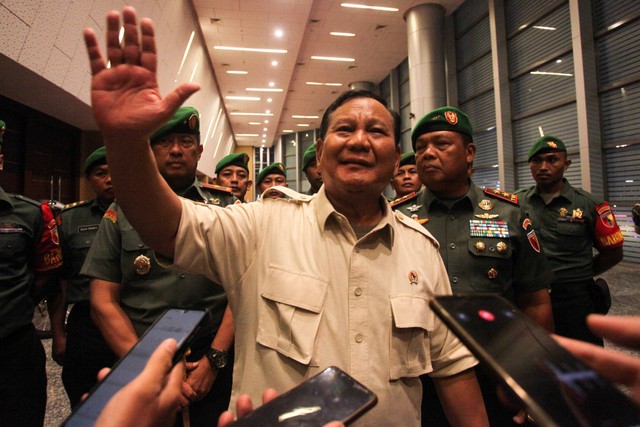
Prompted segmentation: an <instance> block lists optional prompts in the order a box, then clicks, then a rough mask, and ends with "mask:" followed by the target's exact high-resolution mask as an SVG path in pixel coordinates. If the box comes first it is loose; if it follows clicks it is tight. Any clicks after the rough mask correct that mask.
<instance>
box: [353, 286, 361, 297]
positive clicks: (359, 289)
mask: <svg viewBox="0 0 640 427" xmlns="http://www.w3.org/2000/svg"><path fill="white" fill-rule="evenodd" d="M353 293H354V294H355V295H356V296H357V297H359V296H360V295H362V288H355V289H354V291H353Z"/></svg>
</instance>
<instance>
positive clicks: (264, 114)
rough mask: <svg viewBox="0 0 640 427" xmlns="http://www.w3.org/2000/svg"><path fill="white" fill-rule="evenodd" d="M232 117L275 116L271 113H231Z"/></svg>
mask: <svg viewBox="0 0 640 427" xmlns="http://www.w3.org/2000/svg"><path fill="white" fill-rule="evenodd" d="M230 115H232V116H273V114H269V113H240V112H238V111H235V112H233V113H230Z"/></svg>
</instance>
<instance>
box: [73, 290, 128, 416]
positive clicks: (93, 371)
mask: <svg viewBox="0 0 640 427" xmlns="http://www.w3.org/2000/svg"><path fill="white" fill-rule="evenodd" d="M116 360H118V359H117V358H116V356H115V355H114V354H113V353H112V352H111V349H109V346H108V345H107V343H106V341H105V340H104V338H103V337H102V334H101V333H100V330H99V329H98V327H97V326H96V325H95V324H94V323H93V321H92V320H91V310H90V306H89V303H88V302H82V303H77V304H75V305H74V306H73V308H72V309H71V313H69V318H68V320H67V348H66V352H65V357H64V366H63V368H62V383H63V384H64V389H65V391H66V392H67V396H69V402H70V403H71V407H72V408H73V407H75V406H76V405H77V404H78V403H79V402H80V398H81V397H82V395H83V394H84V393H87V392H88V391H89V390H91V388H92V387H93V386H94V385H95V384H96V382H98V380H97V375H98V371H100V369H102V368H105V367H111V366H112V365H113V364H114V363H115V362H116Z"/></svg>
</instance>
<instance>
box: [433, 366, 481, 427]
mask: <svg viewBox="0 0 640 427" xmlns="http://www.w3.org/2000/svg"><path fill="white" fill-rule="evenodd" d="M433 381H434V384H435V386H436V390H437V391H438V397H439V398H440V402H441V403H442V408H443V409H444V412H445V414H446V416H447V419H448V420H449V423H450V424H451V426H452V427H458V426H459V427H481V426H482V427H485V426H489V420H488V418H487V411H486V409H485V406H484V400H483V399H482V393H481V392H480V386H479V385H478V380H477V379H476V374H475V371H474V370H473V368H472V369H467V370H466V371H463V372H461V373H459V374H456V375H453V376H450V377H445V378H434V379H433Z"/></svg>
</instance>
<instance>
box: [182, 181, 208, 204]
mask: <svg viewBox="0 0 640 427" xmlns="http://www.w3.org/2000/svg"><path fill="white" fill-rule="evenodd" d="M178 195H179V196H181V197H184V198H186V199H191V200H207V199H208V198H207V195H206V194H204V192H203V190H202V184H201V183H200V181H198V178H195V177H194V178H193V183H192V184H191V185H190V186H189V187H187V189H186V190H184V191H183V192H182V193H180V194H178ZM189 196H196V197H195V198H193V197H189Z"/></svg>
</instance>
